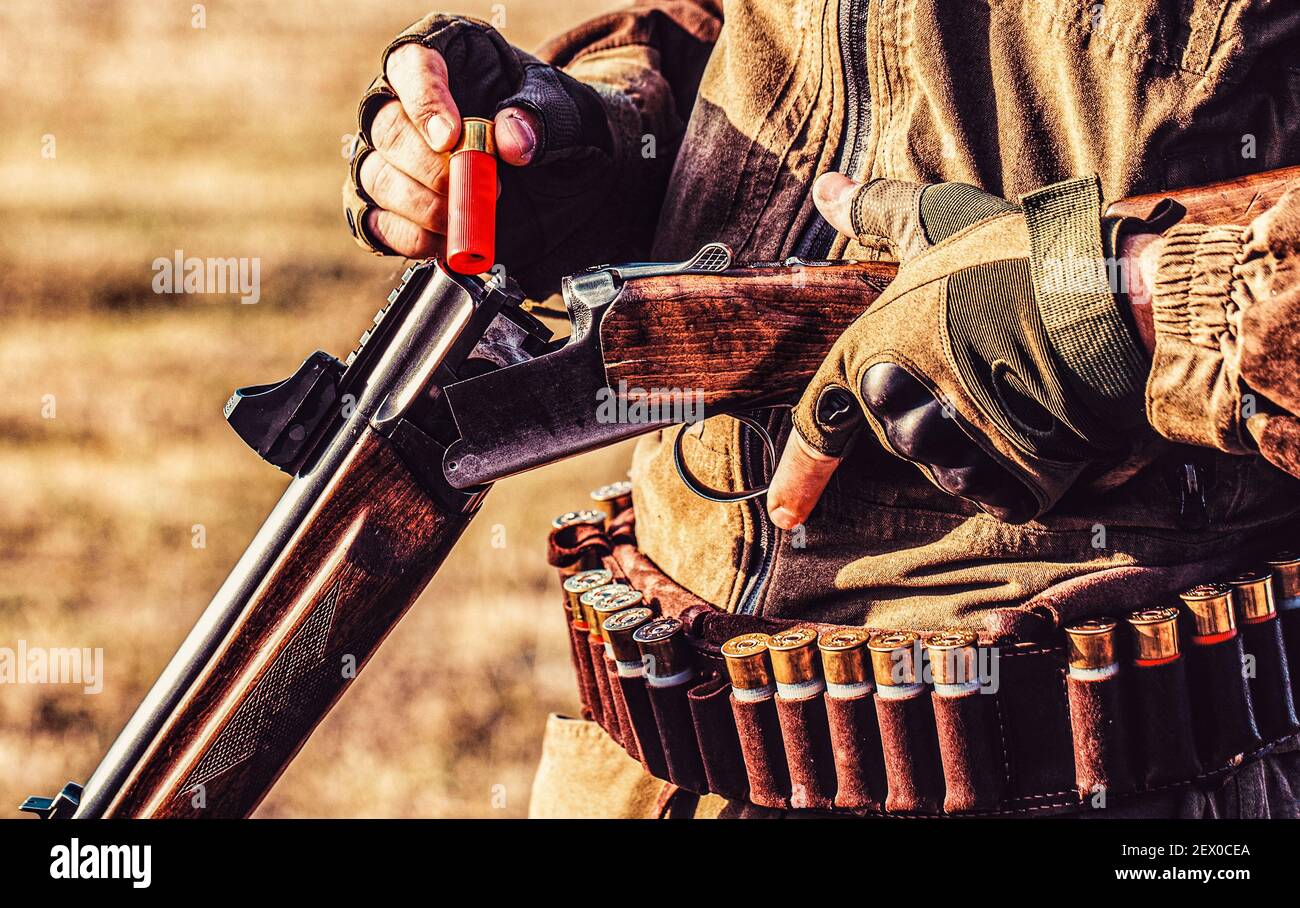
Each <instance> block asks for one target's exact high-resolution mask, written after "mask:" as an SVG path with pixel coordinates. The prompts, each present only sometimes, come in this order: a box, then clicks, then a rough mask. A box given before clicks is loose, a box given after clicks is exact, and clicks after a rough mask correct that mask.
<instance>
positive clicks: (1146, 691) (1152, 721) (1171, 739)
mask: <svg viewBox="0 0 1300 908" xmlns="http://www.w3.org/2000/svg"><path fill="white" fill-rule="evenodd" d="M1132 678H1133V697H1134V701H1135V702H1136V704H1137V713H1138V727H1139V728H1141V729H1142V742H1141V743H1142V754H1143V760H1144V763H1145V769H1144V778H1145V781H1146V784H1147V787H1149V788H1156V787H1158V786H1161V785H1165V784H1167V783H1169V782H1177V781H1179V780H1182V779H1190V778H1193V777H1195V776H1197V775H1199V774H1200V771H1201V765H1200V762H1199V761H1198V760H1197V758H1196V743H1195V741H1194V739H1193V737H1192V710H1191V703H1190V701H1189V700H1188V692H1187V671H1186V668H1185V667H1184V663H1183V659H1182V657H1178V658H1176V659H1174V661H1171V662H1166V663H1164V664H1162V665H1138V664H1135V665H1134V667H1133V675H1132Z"/></svg>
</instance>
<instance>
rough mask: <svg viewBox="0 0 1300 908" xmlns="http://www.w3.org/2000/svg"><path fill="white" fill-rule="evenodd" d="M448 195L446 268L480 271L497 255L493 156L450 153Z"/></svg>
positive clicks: (466, 271) (461, 272)
mask: <svg viewBox="0 0 1300 908" xmlns="http://www.w3.org/2000/svg"><path fill="white" fill-rule="evenodd" d="M447 196H448V197H447V267H449V268H450V269H451V270H452V271H455V272H456V273H457V274H482V273H484V272H485V271H488V270H489V269H491V267H492V265H493V263H494V262H495V256H496V231H497V159H496V157H494V156H493V155H492V154H491V153H490V152H487V151H478V150H475V149H470V148H466V149H462V150H460V151H457V152H455V153H454V154H452V156H451V162H450V169H449V172H448V185H447Z"/></svg>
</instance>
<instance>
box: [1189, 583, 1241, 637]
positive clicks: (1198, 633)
mask: <svg viewBox="0 0 1300 908" xmlns="http://www.w3.org/2000/svg"><path fill="white" fill-rule="evenodd" d="M1178 598H1180V599H1182V600H1183V605H1185V606H1187V610H1188V611H1189V612H1191V613H1192V625H1193V627H1194V628H1195V633H1193V634H1192V642H1193V643H1195V644H1196V645H1198V646H1210V645H1213V644H1215V643H1222V642H1223V641H1224V640H1230V639H1232V637H1234V636H1236V633H1237V619H1236V617H1234V616H1233V613H1232V587H1230V586H1228V584H1226V583H1201V584H1198V585H1197V586H1194V587H1192V588H1191V589H1190V590H1187V591H1186V592H1183V593H1179V594H1178Z"/></svg>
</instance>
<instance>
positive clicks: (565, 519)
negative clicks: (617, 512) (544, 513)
mask: <svg viewBox="0 0 1300 908" xmlns="http://www.w3.org/2000/svg"><path fill="white" fill-rule="evenodd" d="M583 525H587V526H597V527H603V526H604V525H605V514H604V512H603V511H596V510H592V509H591V508H587V509H586V510H583V511H566V512H565V513H563V514H561V515H560V516H559V517H556V518H555V519H554V520H552V521H551V529H554V530H562V529H564V528H565V527H576V526H583Z"/></svg>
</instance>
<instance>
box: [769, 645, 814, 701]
mask: <svg viewBox="0 0 1300 908" xmlns="http://www.w3.org/2000/svg"><path fill="white" fill-rule="evenodd" d="M767 650H768V652H769V653H770V654H771V656H772V674H773V675H775V676H776V692H777V696H779V697H782V698H783V699H786V700H806V699H807V698H808V697H815V696H816V695H817V694H819V693H821V692H822V691H823V690H825V689H826V685H825V684H824V683H823V682H822V670H821V665H820V664H819V663H820V661H821V660H819V659H818V658H817V631H816V630H814V629H813V628H811V627H795V628H791V629H790V630H786V631H781V632H780V633H778V634H773V635H772V637H771V639H769V640H768V641H767Z"/></svg>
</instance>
